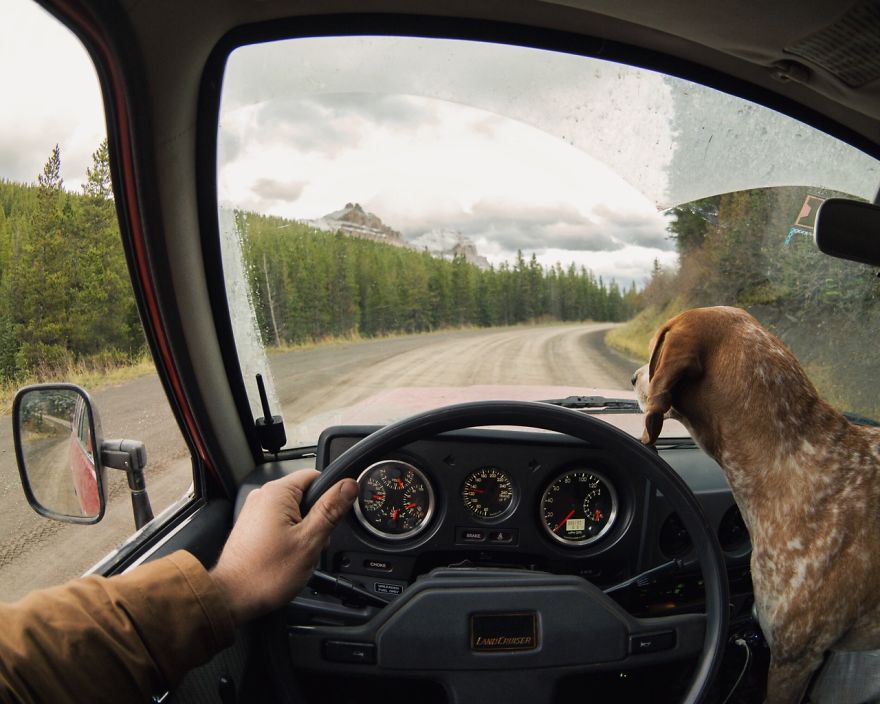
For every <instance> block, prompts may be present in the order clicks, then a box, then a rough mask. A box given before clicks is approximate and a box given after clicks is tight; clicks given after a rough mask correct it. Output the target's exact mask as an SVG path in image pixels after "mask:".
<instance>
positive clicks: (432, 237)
mask: <svg viewBox="0 0 880 704" xmlns="http://www.w3.org/2000/svg"><path fill="white" fill-rule="evenodd" d="M303 222H304V223H305V224H306V225H309V226H311V227H314V228H316V229H318V230H325V231H327V232H339V231H342V232H344V233H346V234H347V235H351V236H352V237H362V238H364V239H368V240H374V241H376V242H384V243H386V244H392V245H395V246H396V247H408V248H411V249H418V250H427V251H428V252H430V253H431V254H433V255H434V256H435V257H441V258H443V259H449V260H452V259H454V258H455V257H456V256H462V257H464V259H465V261H467V262H469V263H471V264H474V265H475V266H478V267H480V268H481V269H488V268H489V260H488V259H486V257H484V256H482V255H481V254H479V253H478V252H477V248H476V246H475V245H474V243H473V242H472V241H471V240H470V239H468V238H467V237H465V236H464V235H462V234H461V233H460V232H458V231H456V230H450V229H446V228H441V229H435V230H431V231H429V232H425V233H423V234H421V235H419V236H417V237H415V238H413V239H410V240H406V239H404V237H403V235H401V234H400V233H399V232H398V231H397V230H393V229H392V228H390V227H388V225H386V224H385V223H384V222H382V220H381V219H380V218H379V217H378V216H377V215H374V214H373V213H370V212H368V211H366V210H364V209H363V207H361V205H360V203H346V204H345V207H344V208H342V210H337V211H335V212H332V213H329V214H327V215H325V216H324V217H321V218H318V219H317V220H304V221H303Z"/></svg>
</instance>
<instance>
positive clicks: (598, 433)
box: [302, 401, 728, 704]
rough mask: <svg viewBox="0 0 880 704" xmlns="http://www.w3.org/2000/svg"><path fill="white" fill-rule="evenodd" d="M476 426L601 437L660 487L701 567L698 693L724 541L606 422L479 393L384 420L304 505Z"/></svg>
mask: <svg viewBox="0 0 880 704" xmlns="http://www.w3.org/2000/svg"><path fill="white" fill-rule="evenodd" d="M481 426H517V427H528V428H539V429H543V430H550V431H554V432H558V433H562V434H565V435H569V436H571V437H574V438H578V439H580V440H584V441H585V442H590V443H595V442H596V441H597V438H600V441H601V443H602V445H603V447H605V448H606V449H607V450H609V451H610V452H611V453H612V454H614V455H615V456H616V457H618V458H619V459H630V460H632V466H635V467H638V469H639V471H641V472H642V474H643V475H644V476H645V477H646V478H647V479H648V480H649V481H650V482H651V483H652V484H653V485H654V486H655V487H656V488H657V489H659V490H660V491H661V492H662V493H663V495H664V497H665V498H666V499H667V501H669V503H670V504H671V506H672V507H673V509H674V510H675V511H677V512H678V515H679V517H680V518H681V520H682V522H683V523H684V526H685V528H686V529H687V531H688V533H689V534H690V537H691V540H692V543H693V546H694V550H695V553H696V557H697V560H698V562H699V565H700V570H701V572H702V575H703V583H704V587H705V595H706V630H705V637H704V642H703V649H702V651H701V653H700V655H699V656H698V663H697V667H696V668H695V670H694V674H693V676H692V680H691V683H690V686H689V687H688V690H687V692H686V694H685V696H684V698H683V699H682V701H683V702H685V703H686V704H696V702H700V701H702V700H703V698H704V696H705V695H706V694H707V692H708V691H709V687H710V686H711V684H712V681H713V679H714V676H715V674H716V673H717V671H718V668H719V667H720V664H721V656H722V652H723V647H724V642H725V638H726V635H727V616H728V584H727V573H726V568H725V566H724V558H723V555H722V552H721V548H720V546H719V544H718V540H717V538H716V537H715V534H714V532H713V531H712V530H711V528H710V526H709V524H708V522H707V521H706V518H705V515H704V514H703V511H702V508H701V507H700V505H699V503H698V502H697V500H696V498H695V497H694V495H693V492H691V490H690V488H689V487H688V486H687V484H685V482H684V481H683V480H682V479H681V477H679V476H678V474H677V473H676V472H675V471H674V470H673V469H672V468H671V467H670V466H669V465H668V464H667V463H666V462H665V461H664V460H663V459H662V458H661V457H660V455H659V454H658V453H657V452H656V451H655V450H654V449H653V448H649V447H646V446H645V445H643V444H642V443H641V442H639V441H638V440H636V439H635V438H633V437H631V436H630V435H628V434H626V433H624V432H623V431H621V430H619V429H617V428H615V427H613V426H611V425H609V424H608V423H605V422H603V421H601V420H598V419H596V418H593V417H591V416H589V415H585V414H582V413H578V412H576V411H573V410H570V409H566V408H561V407H558V406H552V405H550V404H545V403H537V402H527V401H478V402H473V403H462V404H457V405H453V406H446V407H443V408H437V409H433V410H430V411H426V412H424V413H420V414H417V415H414V416H411V417H409V418H405V419H403V420H401V421H398V422H396V423H393V424H391V425H388V426H385V427H384V428H381V429H380V430H378V431H376V432H374V433H372V434H370V435H368V436H367V437H366V438H364V439H363V440H361V441H360V442H358V443H357V444H356V445H354V446H353V447H351V448H350V449H348V450H347V451H345V452H344V453H342V454H341V455H340V456H339V457H337V458H336V459H335V460H333V461H332V462H331V463H330V464H329V465H328V466H327V467H326V468H325V469H324V470H323V471H322V472H321V475H320V476H319V477H318V478H317V479H315V481H314V482H313V483H312V485H311V486H310V487H309V489H308V490H307V491H306V494H305V496H304V498H303V501H302V508H303V511H304V512H308V510H309V509H311V507H312V506H313V505H314V504H315V501H317V499H318V498H319V497H320V496H321V495H322V494H323V493H324V492H325V491H326V490H327V489H329V488H330V487H331V486H332V485H333V484H335V483H336V482H338V481H339V480H340V479H344V478H346V477H352V478H356V477H357V476H358V474H359V472H360V471H361V470H363V469H364V468H366V467H367V466H368V465H369V464H372V463H373V462H375V461H378V460H379V459H382V457H383V456H384V455H385V454H387V453H388V452H391V451H393V450H395V449H397V448H399V447H400V446H401V445H405V444H408V443H410V442H412V441H414V440H418V439H421V438H426V437H432V436H435V435H438V434H440V433H444V432H449V431H452V430H460V429H463V428H472V427H481Z"/></svg>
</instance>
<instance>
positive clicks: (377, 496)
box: [373, 494, 385, 501]
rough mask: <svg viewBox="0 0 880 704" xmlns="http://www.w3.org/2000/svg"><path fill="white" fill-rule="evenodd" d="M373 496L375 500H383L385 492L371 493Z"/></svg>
mask: <svg viewBox="0 0 880 704" xmlns="http://www.w3.org/2000/svg"><path fill="white" fill-rule="evenodd" d="M373 498H374V499H376V501H384V500H385V494H373Z"/></svg>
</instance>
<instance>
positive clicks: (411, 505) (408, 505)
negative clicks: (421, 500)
mask: <svg viewBox="0 0 880 704" xmlns="http://www.w3.org/2000/svg"><path fill="white" fill-rule="evenodd" d="M416 506H418V504H417V503H411V504H407V505H406V506H404V507H403V508H405V509H407V508H415V507H416Z"/></svg>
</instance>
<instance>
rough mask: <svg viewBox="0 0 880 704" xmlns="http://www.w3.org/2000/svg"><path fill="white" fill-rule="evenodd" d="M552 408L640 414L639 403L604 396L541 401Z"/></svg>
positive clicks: (627, 399) (569, 397) (633, 400)
mask: <svg viewBox="0 0 880 704" xmlns="http://www.w3.org/2000/svg"><path fill="white" fill-rule="evenodd" d="M542 403H549V404H552V405H554V406H562V407H563V408H573V409H575V410H581V409H587V408H589V409H590V410H595V411H597V412H599V413H632V412H633V411H635V412H638V413H641V411H642V409H641V408H640V407H639V402H638V401H636V400H635V399H631V398H605V397H604V396H568V397H566V398H557V399H550V400H547V401H542Z"/></svg>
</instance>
